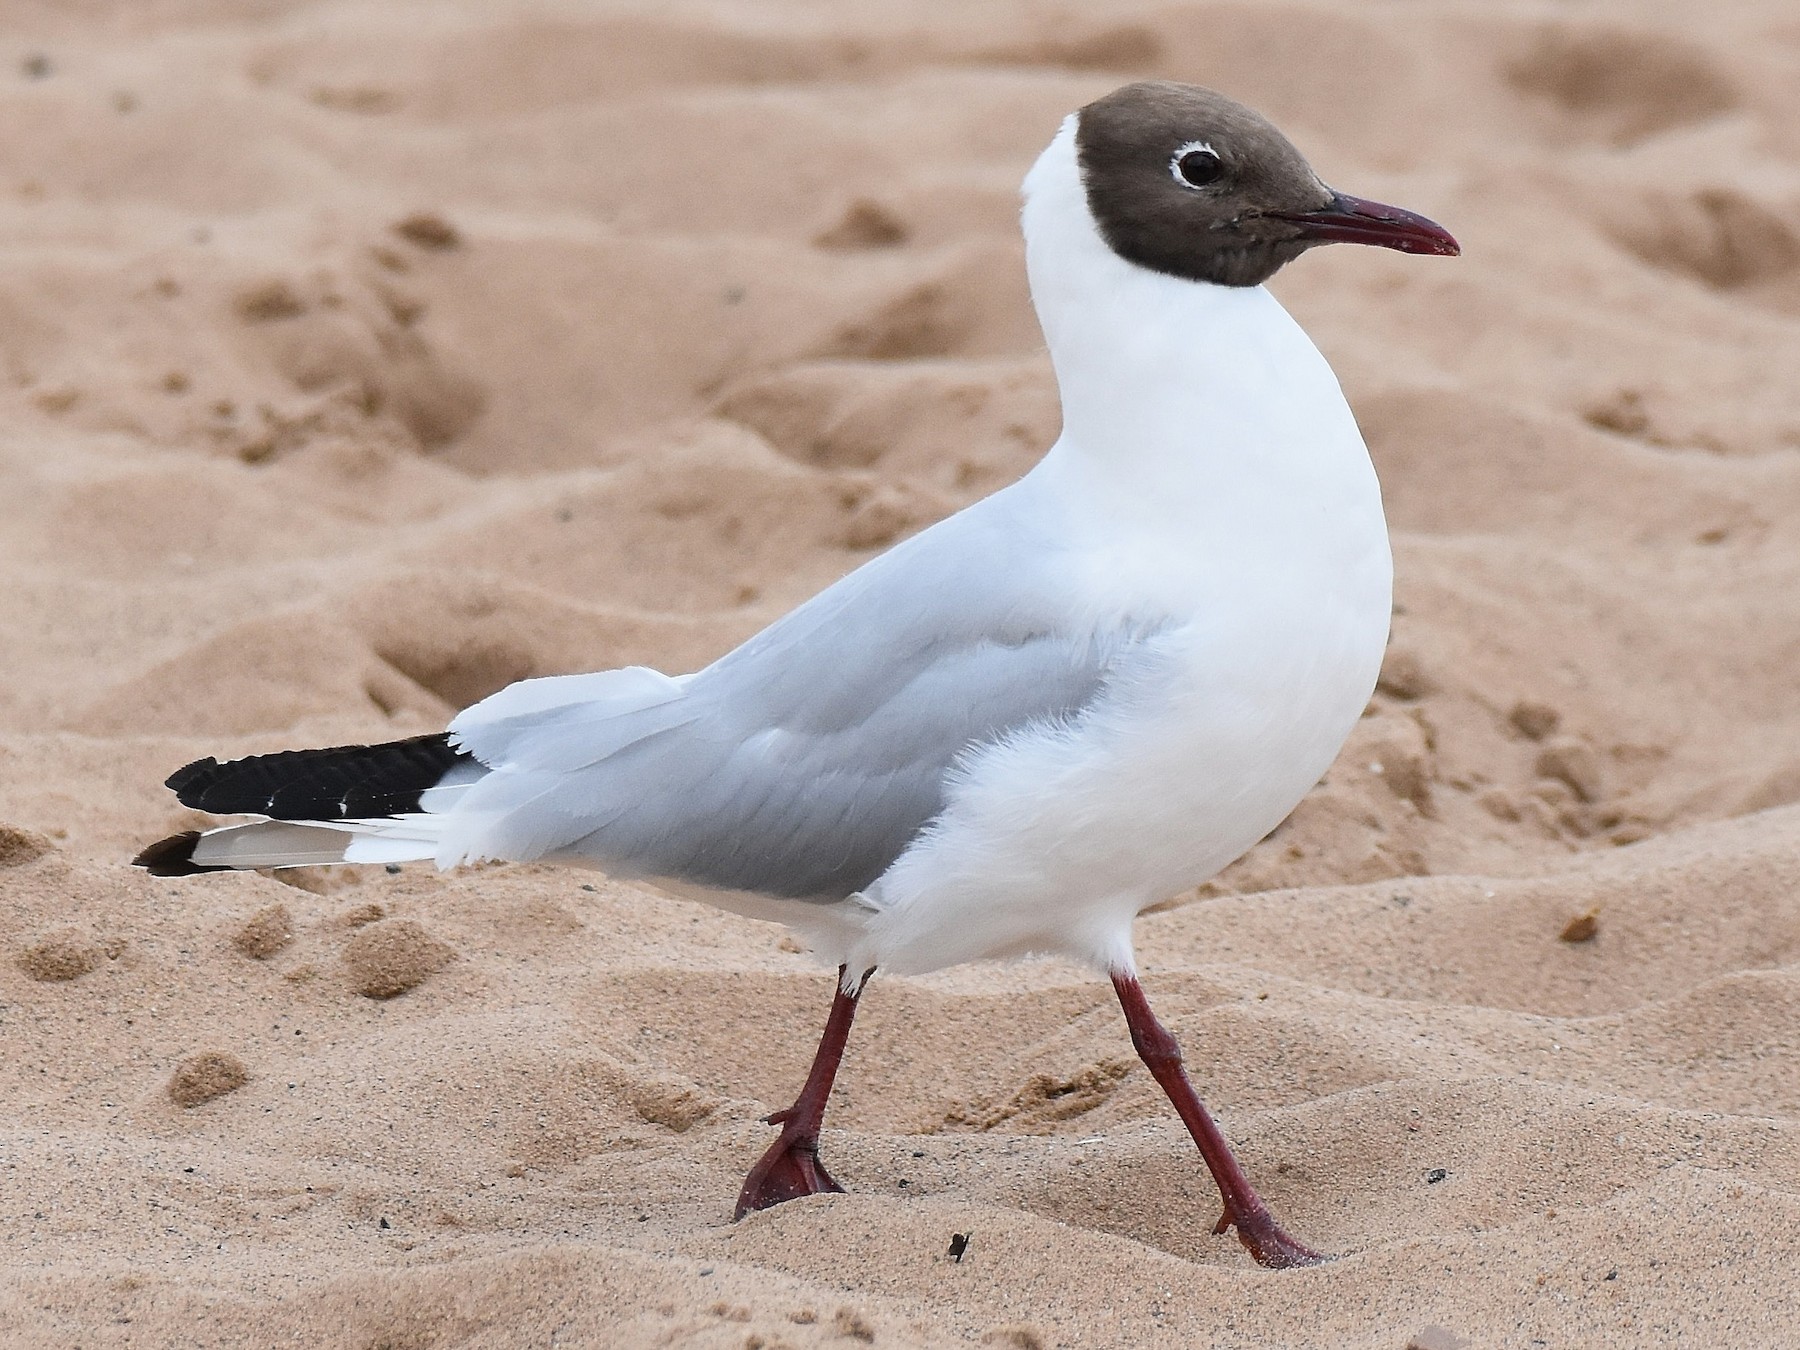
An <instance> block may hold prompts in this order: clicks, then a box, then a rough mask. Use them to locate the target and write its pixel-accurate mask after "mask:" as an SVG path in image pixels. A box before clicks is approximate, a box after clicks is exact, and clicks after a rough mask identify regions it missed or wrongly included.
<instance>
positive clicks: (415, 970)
mask: <svg viewBox="0 0 1800 1350" xmlns="http://www.w3.org/2000/svg"><path fill="white" fill-rule="evenodd" d="M455 959H456V952H455V950H454V949H452V948H451V947H450V945H449V944H448V943H445V942H440V941H439V940H438V939H437V938H434V937H433V936H431V934H430V933H428V932H426V931H425V928H424V926H423V925H421V924H419V923H418V922H417V921H416V920H413V919H380V920H377V921H376V922H373V923H370V924H368V925H366V926H365V927H362V928H359V929H358V930H357V932H356V934H355V935H354V936H353V937H352V938H351V939H350V940H349V941H348V942H346V943H345V944H344V966H345V968H346V969H347V970H348V971H349V974H350V986H351V988H353V989H355V990H356V992H357V993H359V994H361V995H363V996H364V997H365V998H377V999H385V998H393V997H395V996H396V995H398V994H404V993H405V992H406V991H407V990H409V989H412V988H414V987H416V986H417V985H419V984H420V983H422V982H423V981H424V980H425V978H426V977H427V976H430V975H434V974H436V973H437V972H438V971H440V970H442V969H443V968H444V967H445V966H447V965H449V964H450V963H451V962H452V961H454V960H455Z"/></svg>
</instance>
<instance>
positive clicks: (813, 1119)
mask: <svg viewBox="0 0 1800 1350" xmlns="http://www.w3.org/2000/svg"><path fill="white" fill-rule="evenodd" d="M873 973H874V972H872V971H871V972H868V973H865V974H864V976H863V983H864V984H866V983H867V982H868V978H869V975H870V974H873ZM843 979H844V970H843V968H842V967H839V968H838V986H837V996H836V997H835V998H833V999H832V1001H831V1016H830V1017H829V1018H827V1019H826V1021H825V1034H824V1035H823V1036H821V1037H820V1038H819V1050H818V1053H817V1054H816V1055H814V1056H813V1065H812V1072H811V1073H809V1074H807V1075H806V1086H805V1087H803V1088H801V1089H800V1095H799V1096H798V1097H796V1098H795V1099H794V1104H793V1105H792V1106H790V1107H788V1108H787V1110H785V1111H777V1112H775V1114H774V1115H772V1116H769V1117H767V1120H768V1123H769V1124H771V1125H779V1126H781V1136H780V1138H778V1139H776V1141H775V1142H774V1143H773V1144H771V1145H769V1151H768V1152H767V1153H765V1154H763V1155H762V1158H761V1160H760V1161H759V1162H758V1163H757V1164H756V1166H755V1167H752V1168H751V1169H750V1175H749V1176H748V1177H746V1178H745V1179H744V1189H743V1190H741V1191H739V1192H738V1202H737V1212H736V1213H735V1214H733V1215H732V1216H731V1217H732V1218H733V1219H741V1218H743V1217H744V1215H746V1214H748V1213H749V1212H750V1211H751V1210H753V1209H767V1208H769V1206H771V1205H779V1204H780V1203H781V1202H782V1201H783V1200H793V1199H795V1198H796V1197H798V1196H802V1195H823V1194H825V1193H826V1192H837V1191H842V1190H843V1189H844V1188H843V1187H842V1186H840V1185H838V1184H837V1182H835V1181H833V1180H832V1179H831V1173H829V1172H827V1171H826V1170H825V1165H824V1164H823V1163H821V1162H820V1161H819V1125H820V1122H822V1121H823V1120H824V1118H825V1101H826V1098H828V1097H830V1096H831V1083H832V1080H833V1079H834V1078H836V1077H837V1071H838V1063H839V1061H840V1060H842V1059H843V1057H844V1044H845V1042H846V1041H848V1040H849V1039H850V1020H851V1018H853V1017H855V1016H856V1000H857V999H858V998H860V997H861V996H862V986H861V985H858V986H857V991H856V993H854V994H846V993H845V992H844V984H843Z"/></svg>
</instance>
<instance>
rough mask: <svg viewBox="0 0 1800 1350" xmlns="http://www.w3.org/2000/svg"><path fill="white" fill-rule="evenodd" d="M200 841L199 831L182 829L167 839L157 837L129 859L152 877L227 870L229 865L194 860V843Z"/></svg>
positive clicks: (190, 875) (194, 874)
mask: <svg viewBox="0 0 1800 1350" xmlns="http://www.w3.org/2000/svg"><path fill="white" fill-rule="evenodd" d="M199 842H200V831H198V830H184V831H183V832H182V833H180V834H172V835H170V836H169V837H168V838H167V839H158V840H157V841H156V842H155V843H154V844H152V845H150V847H149V848H147V849H145V850H144V851H143V852H142V853H140V854H138V855H137V857H135V858H133V859H132V860H131V865H132V866H133V867H141V868H143V869H144V870H145V871H146V872H148V873H149V874H150V875H151V876H153V877H192V876H198V875H199V874H200V873H202V872H229V871H231V869H230V868H229V867H206V866H203V865H202V864H200V863H197V862H195V861H194V845H196V844H198V843H199Z"/></svg>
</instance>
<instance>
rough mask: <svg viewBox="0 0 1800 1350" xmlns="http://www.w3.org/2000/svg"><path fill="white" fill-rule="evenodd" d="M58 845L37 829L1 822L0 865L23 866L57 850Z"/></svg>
mask: <svg viewBox="0 0 1800 1350" xmlns="http://www.w3.org/2000/svg"><path fill="white" fill-rule="evenodd" d="M55 848H56V845H55V844H53V843H51V842H50V840H49V839H47V838H45V837H44V836H43V835H41V834H39V833H38V832H37V831H36V830H25V829H21V828H19V827H18V826H17V825H3V824H0V867H22V866H24V865H25V864H26V863H29V862H36V861H37V860H38V859H39V858H42V857H43V856H45V855H46V854H48V853H51V852H53V851H55Z"/></svg>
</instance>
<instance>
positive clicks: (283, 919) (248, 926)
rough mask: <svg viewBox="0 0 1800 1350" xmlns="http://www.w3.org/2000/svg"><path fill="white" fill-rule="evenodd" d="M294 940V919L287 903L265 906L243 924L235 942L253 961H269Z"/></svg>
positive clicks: (238, 930) (233, 936) (234, 936)
mask: <svg viewBox="0 0 1800 1350" xmlns="http://www.w3.org/2000/svg"><path fill="white" fill-rule="evenodd" d="M293 940H294V918H293V915H291V914H289V913H288V908H287V906H286V905H265V906H263V908H261V909H259V910H257V911H256V913H254V914H252V915H251V916H250V917H249V918H248V919H246V920H244V922H243V923H242V924H241V925H239V927H238V929H237V931H236V932H235V933H233V934H232V935H231V945H232V946H233V947H236V948H237V949H238V950H239V951H240V952H242V953H243V954H244V955H245V956H248V957H249V958H250V959H251V960H253V961H266V960H268V959H269V958H270V957H271V956H274V955H275V954H276V953H277V952H279V951H281V950H282V949H283V948H284V947H286V946H287V945H288V943H290V942H292V941H293Z"/></svg>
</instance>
